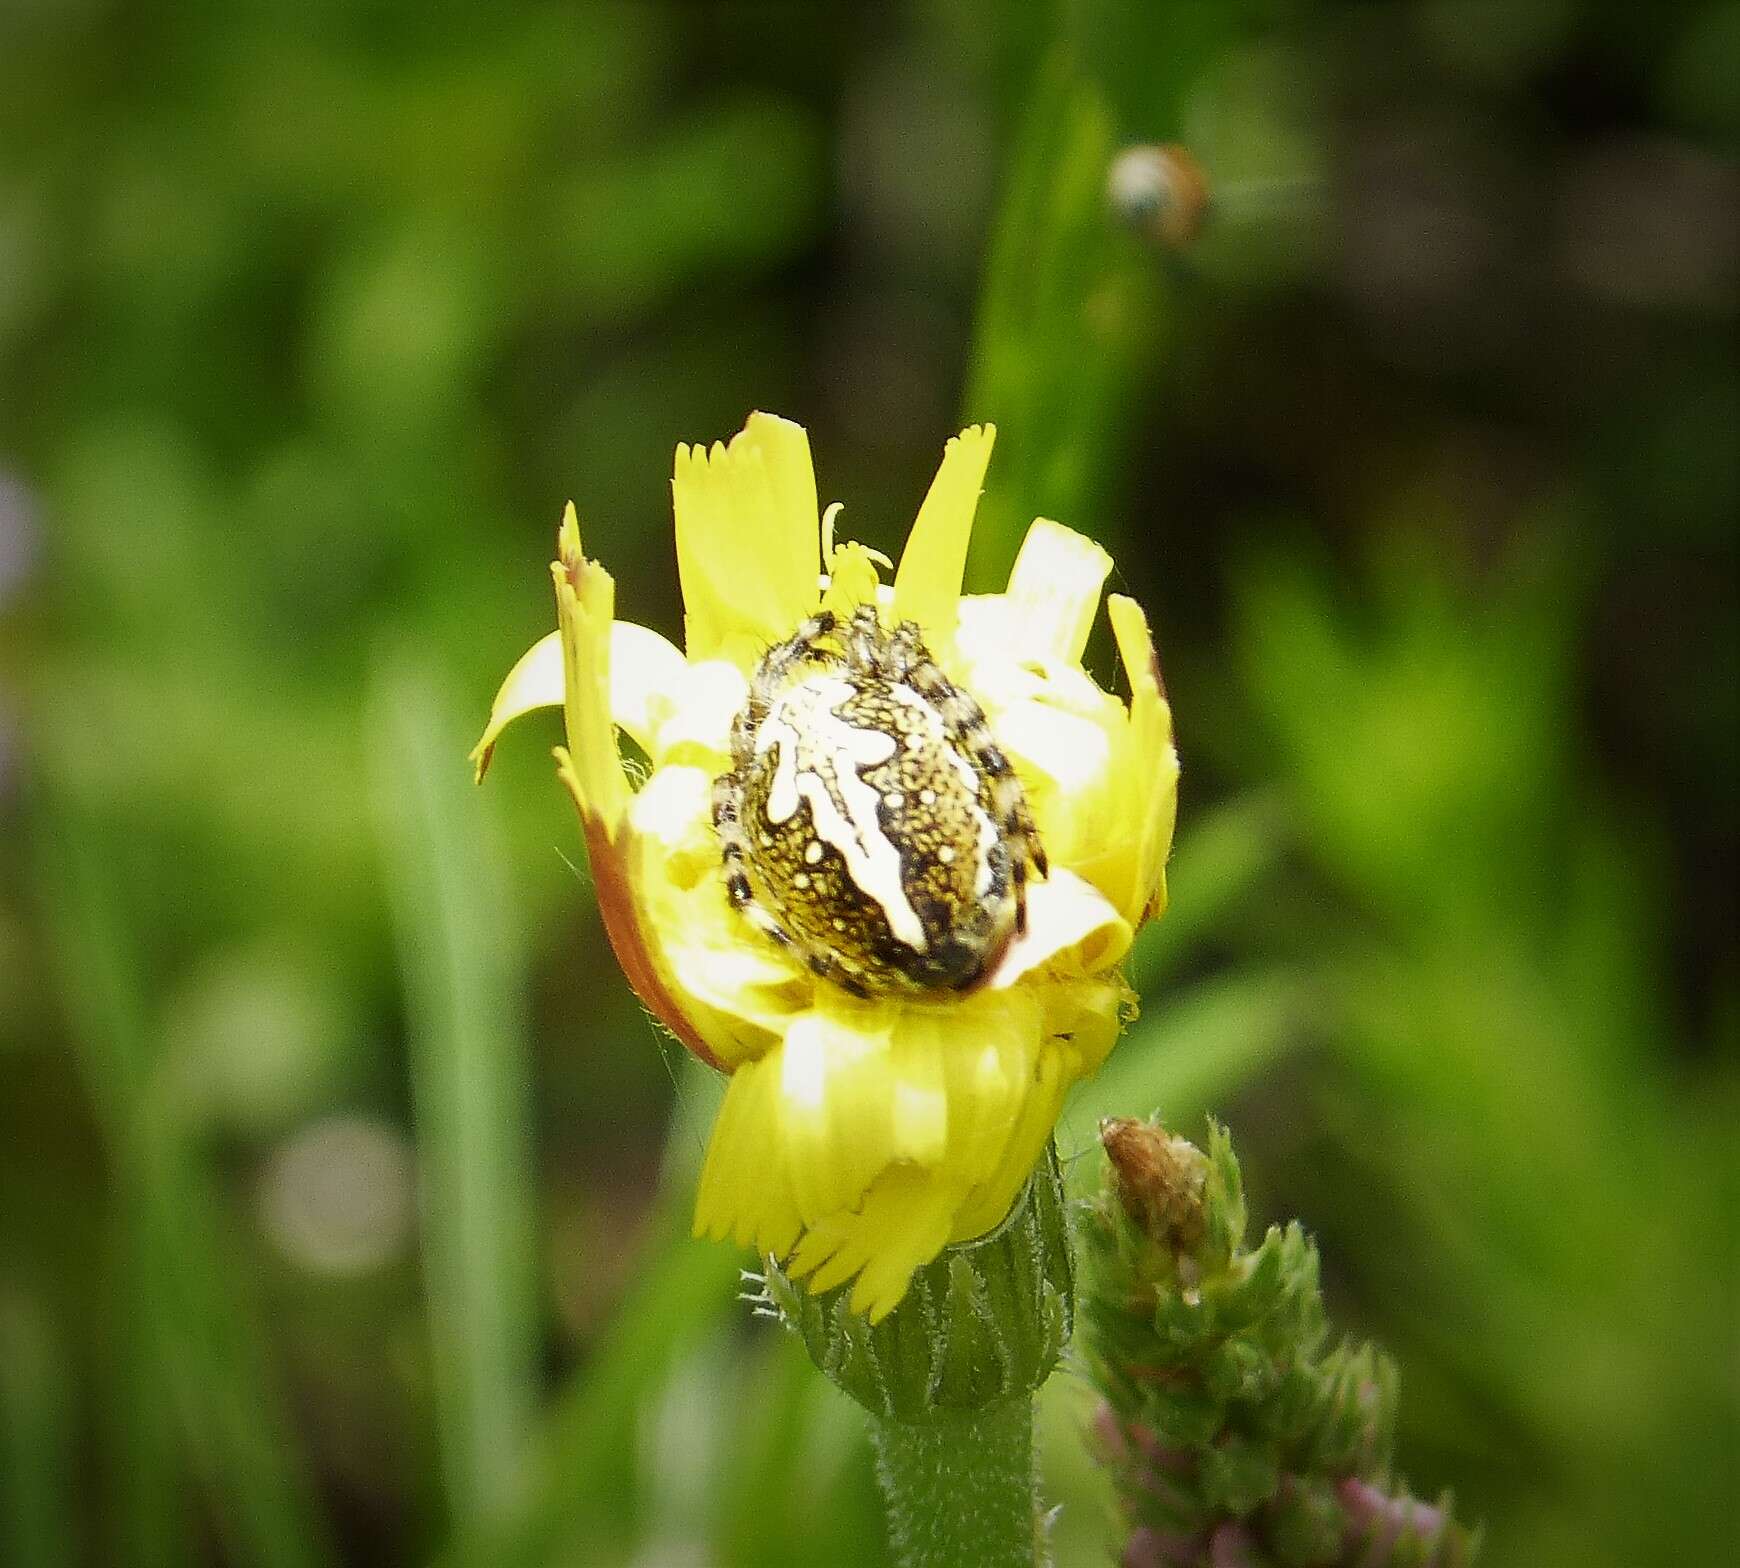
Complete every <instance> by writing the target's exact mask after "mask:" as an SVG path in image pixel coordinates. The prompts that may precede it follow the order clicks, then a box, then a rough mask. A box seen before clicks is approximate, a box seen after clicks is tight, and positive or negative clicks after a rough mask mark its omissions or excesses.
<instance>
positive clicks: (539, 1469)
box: [442, 1196, 742, 1568]
mask: <svg viewBox="0 0 1740 1568" xmlns="http://www.w3.org/2000/svg"><path fill="white" fill-rule="evenodd" d="M682 1210H683V1212H682V1216H681V1219H680V1220H679V1219H678V1218H676V1217H675V1216H671V1217H667V1219H666V1220H665V1221H664V1222H663V1223H661V1224H660V1225H658V1226H657V1227H655V1230H654V1236H655V1237H656V1238H657V1239H656V1240H655V1241H654V1242H653V1243H652V1244H651V1253H650V1255H649V1256H648V1258H647V1259H646V1261H645V1262H644V1263H643V1265H642V1266H641V1268H640V1269H639V1270H638V1272H637V1273H636V1275H635V1283H634V1285H633V1287H632V1288H631V1289H630V1291H629V1293H628V1296H627V1297H626V1298H625V1299H624V1301H623V1302H622V1304H621V1306H620V1307H619V1308H618V1310H617V1314H616V1318H615V1321H614V1322H613V1324H612V1326H611V1328H610V1329H609V1331H608V1332H607V1333H606V1334H605V1336H604V1338H603V1340H602V1342H601V1343H600V1344H599V1345H598V1346H597V1347H596V1348H595V1349H594V1351H593V1353H592V1355H591V1356H590V1357H589V1358H588V1360H587V1363H586V1365H585V1366H583V1367H582V1368H581V1369H580V1371H579V1373H578V1374H577V1375H576V1377H575V1379H574V1381H573V1382H572V1384H571V1385H570V1386H569V1387H568V1388H567V1389H566V1390H564V1391H563V1392H562V1393H561V1394H560V1395H559V1396H558V1398H557V1400H556V1402H555V1405H554V1406H553V1408H552V1409H551V1410H550V1411H549V1412H548V1414H547V1416H546V1417H545V1420H544V1423H543V1425H542V1427H541V1429H540V1430H539V1432H538V1433H537V1434H536V1437H535V1439H534V1442H533V1445H532V1459H531V1465H530V1476H529V1480H528V1483H527V1485H526V1487H525V1489H524V1491H523V1494H522V1495H521V1497H519V1498H518V1499H517V1500H516V1502H515V1503H514V1505H513V1507H512V1508H511V1509H510V1510H509V1511H508V1513H507V1515H506V1516H505V1517H504V1518H503V1519H502V1520H500V1521H499V1522H498V1523H497V1524H495V1525H493V1526H490V1527H484V1528H478V1529H473V1530H469V1531H465V1532H463V1533H462V1534H461V1535H460V1537H459V1539H458V1540H457V1541H456V1542H455V1543H454V1545H453V1547H452V1549H451V1550H450V1551H449V1552H448V1553H447V1554H446V1555H445V1556H444V1557H443V1558H442V1562H443V1563H444V1564H446V1565H448V1568H541V1565H543V1564H546V1563H549V1562H551V1561H561V1560H562V1558H561V1556H560V1553H561V1552H562V1550H563V1549H564V1548H565V1545H566V1543H569V1542H573V1541H581V1540H587V1541H591V1540H593V1539H596V1540H597V1541H599V1542H605V1541H611V1540H613V1539H620V1537H621V1535H622V1532H623V1531H624V1530H625V1529H627V1528H631V1527H632V1522H633V1521H632V1515H631V1508H630V1505H631V1502H632V1499H633V1498H634V1496H635V1485H634V1479H635V1453H636V1447H635V1442H634V1433H635V1430H636V1427H637V1425H638V1423H639V1421H640V1419H641V1416H642V1414H643V1412H644V1410H645V1408H646V1406H647V1403H648V1401H649V1400H650V1399H652V1398H653V1397H654V1396H655V1395H656V1394H657V1392H658V1390H659V1389H660V1388H661V1386H662V1385H663V1382H664V1379H665V1377H666V1376H667V1375H668V1374H669V1372H670V1369H671V1367H672V1366H673V1365H674V1364H675V1362H676V1361H677V1359H678V1358H679V1357H680V1355H681V1354H682V1352H683V1351H684V1349H686V1348H687V1347H689V1346H692V1345H694V1344H695V1343H696V1342H697V1341H698V1339H699V1338H700V1337H701V1336H703V1335H704V1334H706V1333H707V1332H709V1331H710V1330H711V1329H713V1328H715V1327H716V1326H717V1325H718V1324H719V1323H720V1322H721V1321H722V1320H723V1319H724V1317H725V1315H726V1314H727V1313H728V1312H729V1310H730V1309H731V1307H732V1306H733V1304H734V1302H735V1300H736V1295H737V1290H738V1287H739V1283H740V1269H739V1265H740V1263H741V1261H742V1260H741V1258H740V1256H739V1255H738V1254H737V1253H736V1252H735V1251H734V1250H733V1249H731V1248H729V1247H722V1246H718V1245H716V1244H714V1243H710V1242H699V1241H691V1240H689V1239H688V1236H687V1228H688V1227H687V1197H686V1196H685V1198H684V1200H683V1203H682Z"/></svg>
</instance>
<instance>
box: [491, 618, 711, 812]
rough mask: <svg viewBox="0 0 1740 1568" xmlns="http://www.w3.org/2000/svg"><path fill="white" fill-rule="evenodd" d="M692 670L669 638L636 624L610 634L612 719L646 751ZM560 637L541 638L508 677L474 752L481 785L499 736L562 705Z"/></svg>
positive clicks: (618, 627)
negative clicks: (530, 716)
mask: <svg viewBox="0 0 1740 1568" xmlns="http://www.w3.org/2000/svg"><path fill="white" fill-rule="evenodd" d="M687 670H688V666H687V665H686V664H685V663H684V661H683V656H682V654H680V653H678V652H677V650H676V648H675V647H673V646H672V644H671V643H670V642H668V641H667V640H666V639H665V638H663V637H661V636H659V634H658V633H657V632H655V631H649V630H648V629H647V628H646V627H644V626H636V625H635V624H634V623H633V622H632V621H617V622H615V623H614V624H613V625H612V626H611V628H610V717H611V722H612V723H614V724H615V725H616V726H617V727H618V728H619V729H622V730H625V731H626V732H627V733H628V734H629V735H630V736H632V737H633V739H634V742H635V744H636V745H638V746H639V747H640V748H641V749H642V750H643V751H650V750H651V749H652V740H653V736H654V734H655V733H656V732H657V730H658V728H659V725H660V724H661V723H662V722H663V721H664V718H665V716H666V715H667V714H668V713H669V712H671V711H672V709H673V708H674V707H675V705H676V702H677V698H678V692H679V690H680V689H681V687H682V685H683V682H684V679H685V676H686V672H687ZM562 683H563V664H562V634H561V632H560V631H554V632H551V633H550V634H549V636H547V637H540V638H539V639H538V640H537V641H536V642H535V643H533V644H532V646H531V647H530V648H528V649H527V650H526V651H525V653H524V654H523V655H522V656H521V658H520V661H519V663H518V664H516V665H515V666H514V667H513V668H512V669H511V670H509V671H508V677H507V679H506V680H505V681H503V682H502V683H501V690H500V691H498V692H497V693H496V695H495V702H494V703H493V704H492V705H491V707H490V710H489V724H488V725H487V726H486V727H485V729H484V732H483V736H482V738H481V739H480V740H479V741H478V743H477V744H476V746H474V747H473V748H472V751H471V761H472V763H473V764H474V765H475V767H476V769H477V777H478V778H479V779H480V780H481V779H482V778H483V775H484V772H485V770H486V769H487V768H488V767H489V762H490V758H491V756H492V755H493V754H494V752H495V743H496V741H497V740H499V739H500V738H501V733H502V731H503V730H505V729H506V728H507V727H508V725H510V724H512V723H513V722H514V720H515V719H518V718H523V717H524V716H525V715H526V714H528V713H535V712H536V711H537V710H538V709H540V708H554V707H556V706H558V705H559V704H560V703H561V701H562Z"/></svg>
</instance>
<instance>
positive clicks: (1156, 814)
mask: <svg viewBox="0 0 1740 1568" xmlns="http://www.w3.org/2000/svg"><path fill="white" fill-rule="evenodd" d="M1106 608H1107V612H1108V613H1109V615H1110V616H1111V621H1112V632H1113V634H1114V635H1115V636H1116V638H1117V640H1118V655H1119V657H1120V658H1121V659H1122V660H1123V663H1124V670H1125V673H1126V674H1127V675H1128V676H1129V680H1130V738H1129V760H1128V761H1127V762H1126V764H1125V767H1124V776H1125V778H1126V779H1127V780H1128V784H1129V787H1130V789H1131V790H1132V791H1133V792H1134V800H1133V802H1132V806H1133V810H1134V813H1135V818H1134V820H1135V821H1136V822H1137V823H1138V824H1139V828H1138V831H1137V833H1136V836H1135V845H1134V850H1133V854H1132V862H1133V863H1132V867H1131V887H1130V891H1129V893H1128V895H1127V897H1126V898H1125V899H1124V900H1123V902H1122V904H1121V908H1122V909H1123V913H1124V917H1125V918H1126V919H1127V920H1129V921H1130V922H1131V924H1132V925H1140V924H1141V923H1142V922H1143V921H1144V920H1151V919H1153V918H1154V917H1155V916H1157V915H1159V914H1161V913H1162V912H1163V911H1164V910H1165V908H1166V858H1167V856H1168V855H1170V854H1171V853H1172V832H1173V827H1174V825H1175V822H1176V819H1177V815H1178V753H1177V751H1176V749H1174V747H1173V744H1172V709H1171V707H1170V706H1169V705H1168V704H1167V701H1166V696H1165V693H1164V692H1163V691H1162V689H1161V686H1160V659H1159V656H1158V655H1157V654H1156V653H1155V651H1154V638H1153V636H1152V634H1151V633H1150V632H1149V630H1148V617H1147V616H1146V615H1144V614H1143V613H1142V607H1141V606H1140V605H1139V604H1137V603H1136V601H1135V600H1134V599H1127V598H1125V597H1124V596H1123V595H1122V594H1113V595H1112V597H1111V599H1110V601H1109V602H1108V604H1107V606H1106Z"/></svg>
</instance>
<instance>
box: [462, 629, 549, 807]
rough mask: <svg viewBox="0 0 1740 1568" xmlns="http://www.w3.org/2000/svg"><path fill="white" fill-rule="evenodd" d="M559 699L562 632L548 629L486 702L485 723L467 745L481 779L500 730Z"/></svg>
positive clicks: (522, 655)
mask: <svg viewBox="0 0 1740 1568" xmlns="http://www.w3.org/2000/svg"><path fill="white" fill-rule="evenodd" d="M561 700H562V634H561V633H560V632H551V633H550V634H549V636H547V637H540V638H539V639H538V640H537V641H536V642H535V643H533V644H532V645H531V647H530V648H528V649H527V650H526V651H525V652H524V653H523V654H521V655H520V660H519V663H517V664H516V665H515V666H514V667H513V668H512V669H511V670H509V671H508V675H507V679H506V680H505V681H503V682H502V683H501V690H500V691H498V692H497V693H496V694H495V701H494V702H493V703H492V704H491V705H490V709H489V723H488V724H486V725H485V726H484V730H483V735H482V737H481V738H480V739H479V741H478V743H477V744H476V745H475V746H473V747H472V749H471V763H472V766H473V767H474V768H475V769H476V770H477V779H478V782H479V783H481V782H482V781H483V775H484V774H485V773H486V772H487V771H488V769H489V759H490V757H491V756H493V755H494V753H495V743H496V741H497V740H499V739H500V738H501V732H502V731H503V730H505V729H506V728H507V727H508V725H510V724H512V723H513V721H514V720H515V719H517V718H520V717H522V716H523V715H525V714H528V713H533V712H536V711H537V710H538V709H539V708H553V707H555V706H556V704H557V703H559V702H560V701H561Z"/></svg>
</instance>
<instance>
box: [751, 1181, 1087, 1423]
mask: <svg viewBox="0 0 1740 1568" xmlns="http://www.w3.org/2000/svg"><path fill="white" fill-rule="evenodd" d="M766 1268H767V1272H766V1275H765V1276H764V1279H763V1284H764V1287H765V1294H764V1295H761V1296H759V1297H758V1298H757V1299H758V1300H759V1302H760V1303H761V1305H762V1306H763V1307H764V1309H765V1310H768V1311H770V1312H773V1313H775V1314H777V1315H778V1317H779V1318H780V1319H781V1320H782V1321H783V1322H784V1323H785V1324H786V1326H787V1327H788V1328H790V1329H791V1330H793V1332H795V1333H796V1334H797V1335H798V1336H799V1337H800V1338H801V1339H802V1340H803V1342H804V1345H805V1346H806V1348H807V1349H808V1350H809V1353H810V1359H811V1360H812V1361H814V1362H815V1364H816V1365H817V1366H818V1367H820V1368H821V1370H822V1371H823V1372H825V1373H826V1374H827V1375H828V1376H829V1377H830V1378H831V1379H832V1380H833V1381H834V1382H835V1383H837V1384H838V1385H839V1386H840V1387H841V1388H843V1389H844V1390H845V1391H846V1392H847V1393H848V1394H850V1395H851V1396H852V1397H853V1398H854V1399H855V1400H857V1401H858V1403H859V1404H861V1405H862V1406H863V1407H864V1408H865V1409H866V1410H868V1411H869V1412H870V1413H871V1414H872V1415H874V1416H877V1417H879V1418H881V1419H883V1420H885V1421H896V1422H900V1423H902V1424H905V1425H912V1426H924V1425H931V1424H936V1423H941V1422H946V1421H948V1420H949V1419H950V1418H951V1417H960V1416H964V1415H968V1414H971V1413H973V1412H977V1411H985V1410H989V1409H991V1408H993V1407H996V1406H1000V1405H1004V1404H1007V1403H1008V1402H1009V1401H1011V1400H1014V1399H1017V1398H1020V1399H1025V1398H1027V1397H1029V1396H1030V1395H1031V1394H1032V1393H1033V1391H1034V1390H1035V1389H1037V1388H1038V1387H1039V1385H1040V1384H1041V1383H1042V1382H1044V1381H1045V1379H1046V1377H1047V1376H1048V1375H1049V1374H1050V1372H1051V1370H1052V1368H1053V1367H1054V1366H1056V1364H1057V1358H1058V1356H1059V1355H1060V1354H1061V1353H1062V1350H1063V1347H1064V1345H1065V1344H1066V1343H1067V1342H1068V1340H1069V1335H1070V1329H1071V1326H1072V1303H1073V1300H1074V1289H1073V1285H1074V1281H1073V1272H1072V1264H1071V1260H1070V1250H1069V1232H1068V1226H1067V1222H1066V1219H1065V1212H1064V1198H1063V1185H1062V1181H1061V1179H1060V1177H1059V1175H1058V1170H1057V1159H1056V1155H1055V1153H1054V1152H1053V1151H1051V1150H1049V1149H1048V1150H1047V1152H1046V1156H1045V1158H1044V1159H1043V1160H1041V1161H1040V1163H1039V1166H1038V1167H1037V1169H1035V1171H1034V1172H1033V1174H1032V1176H1031V1177H1030V1178H1029V1179H1028V1183H1027V1186H1026V1189H1025V1190H1024V1191H1023V1193H1022V1195H1021V1196H1020V1197H1019V1198H1018V1199H1017V1200H1016V1202H1015V1206H1014V1207H1013V1208H1012V1209H1011V1210H1010V1212H1009V1216H1008V1218H1007V1219H1005V1220H1004V1221H1003V1223H1002V1224H1001V1225H999V1226H998V1227H997V1228H996V1229H995V1230H993V1231H990V1232H988V1233H987V1234H986V1235H984V1236H980V1237H977V1238H975V1239H974V1240H972V1241H965V1242H960V1243H958V1244H956V1245H954V1246H951V1247H948V1248H945V1249H944V1250H943V1252H942V1253H941V1254H940V1255H939V1256H938V1257H937V1258H935V1259H934V1260H933V1261H932V1262H930V1263H928V1264H926V1265H924V1267H922V1268H920V1269H919V1270H918V1271H917V1272H916V1273H915V1274H914V1275H913V1279H912V1286H911V1289H910V1290H909V1291H908V1292H907V1294H906V1296H905V1297H904V1299H902V1301H901V1302H900V1304H899V1306H897V1307H896V1308H895V1309H894V1310H893V1311H892V1312H890V1313H889V1314H888V1315H887V1316H886V1317H885V1318H883V1319H882V1320H881V1321H880V1322H879V1323H875V1324H872V1323H870V1322H869V1320H868V1319H867V1318H865V1317H864V1316H862V1315H861V1314H859V1313H856V1312H853V1311H852V1310H851V1307H850V1306H849V1304H848V1298H849V1297H850V1295H851V1290H850V1287H849V1286H841V1287H839V1288H838V1289H835V1290H830V1291H824V1292H822V1293H820V1294H818V1295H811V1294H810V1293H809V1292H808V1291H806V1290H805V1289H804V1288H803V1287H802V1286H801V1285H800V1284H797V1283H795V1282H794V1281H792V1280H790V1279H788V1278H787V1277H786V1276H785V1275H784V1274H783V1273H782V1272H781V1271H780V1269H779V1266H778V1264H777V1263H776V1262H775V1260H773V1259H772V1258H769V1259H767V1260H766Z"/></svg>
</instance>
